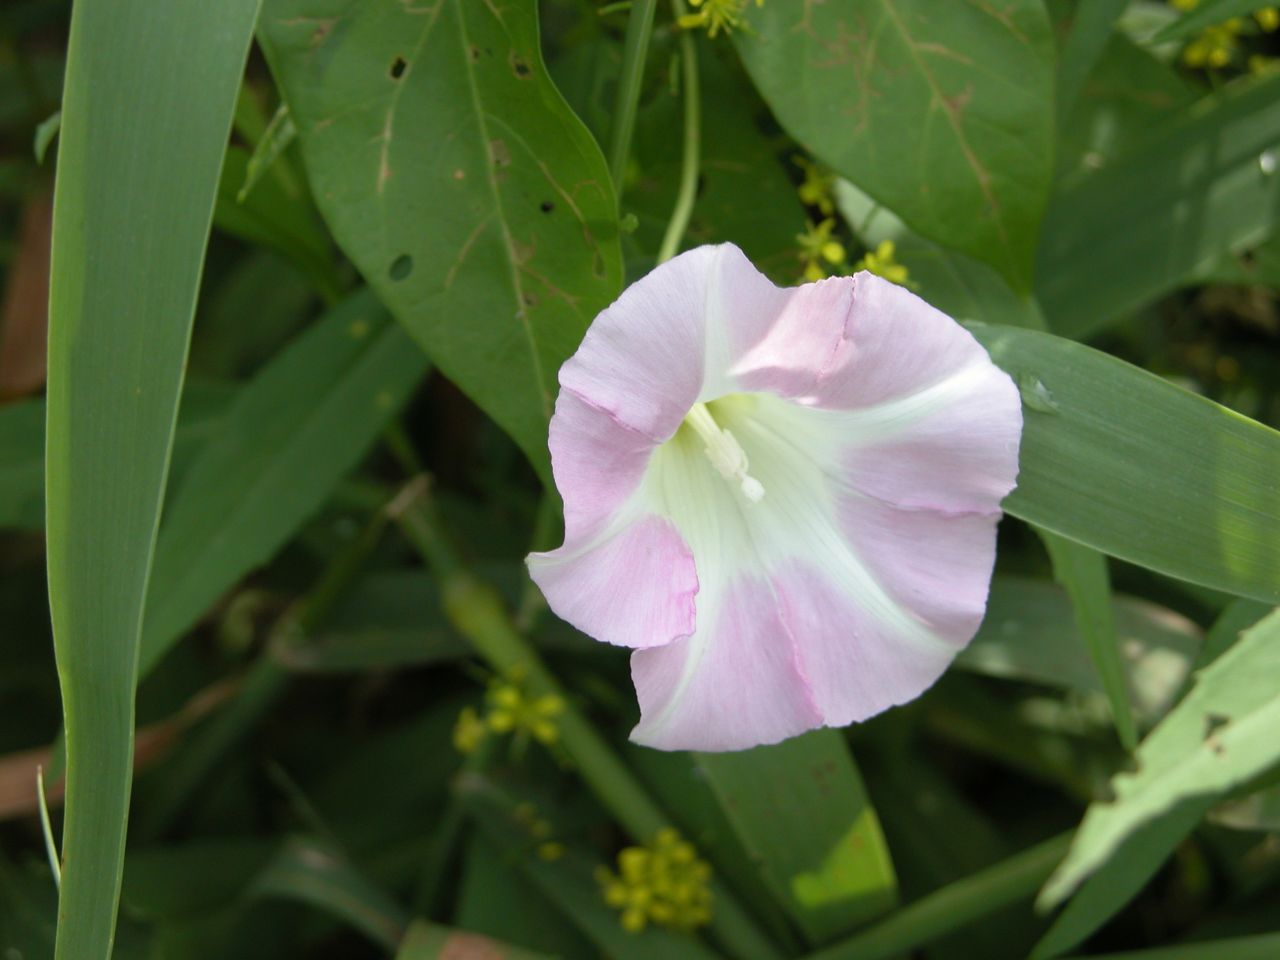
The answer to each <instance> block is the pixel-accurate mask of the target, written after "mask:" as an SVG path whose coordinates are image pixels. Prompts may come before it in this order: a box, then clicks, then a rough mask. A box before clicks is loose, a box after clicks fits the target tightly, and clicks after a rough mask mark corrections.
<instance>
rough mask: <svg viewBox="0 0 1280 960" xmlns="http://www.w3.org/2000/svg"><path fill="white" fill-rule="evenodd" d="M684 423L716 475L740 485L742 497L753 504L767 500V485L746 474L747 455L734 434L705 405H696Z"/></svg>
mask: <svg viewBox="0 0 1280 960" xmlns="http://www.w3.org/2000/svg"><path fill="white" fill-rule="evenodd" d="M684 422H685V423H687V424H688V425H689V427H690V428H691V429H692V430H693V432H694V433H696V434H697V435H698V437H699V438H700V439H701V440H702V442H703V444H705V446H704V447H703V450H704V451H705V452H706V454H707V457H708V458H709V459H710V460H711V465H712V466H713V467H715V468H716V472H717V473H719V474H720V476H722V477H724V478H725V479H726V480H728V481H730V482H731V483H737V485H738V487H739V489H741V490H742V495H743V496H744V497H746V498H747V499H748V500H750V501H751V502H752V503H759V502H760V501H761V500H762V499H764V485H763V484H761V483H760V481H759V480H757V479H756V478H755V477H753V476H751V475H750V474H748V473H747V467H748V466H749V464H748V463H747V454H746V452H745V451H744V450H743V449H742V446H741V445H740V444H739V443H738V441H737V440H735V439H734V437H733V434H732V433H730V432H729V431H728V430H725V429H723V428H722V427H721V426H720V424H718V423H716V418H715V417H713V416H712V415H711V411H710V410H709V409H708V408H707V405H706V404H705V403H695V404H694V405H693V409H691V410H690V411H689V412H688V414H686V415H685V418H684Z"/></svg>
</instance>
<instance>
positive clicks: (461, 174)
mask: <svg viewBox="0 0 1280 960" xmlns="http://www.w3.org/2000/svg"><path fill="white" fill-rule="evenodd" d="M453 179H455V180H465V179H467V171H465V170H455V171H453Z"/></svg>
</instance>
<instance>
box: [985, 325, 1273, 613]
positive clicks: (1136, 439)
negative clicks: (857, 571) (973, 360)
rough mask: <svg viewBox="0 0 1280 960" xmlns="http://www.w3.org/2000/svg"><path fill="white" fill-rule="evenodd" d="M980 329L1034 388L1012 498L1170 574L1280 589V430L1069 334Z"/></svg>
mask: <svg viewBox="0 0 1280 960" xmlns="http://www.w3.org/2000/svg"><path fill="white" fill-rule="evenodd" d="M971 330H972V332H973V334H974V336H976V337H977V338H978V340H979V341H980V342H981V343H982V344H983V345H984V346H985V347H986V348H987V350H988V351H989V352H990V353H991V357H992V359H993V360H994V361H995V362H996V363H997V364H999V365H1000V366H1001V367H1003V368H1004V369H1005V370H1006V371H1007V372H1008V373H1009V374H1010V375H1011V376H1012V377H1013V379H1014V382H1015V383H1017V384H1018V385H1019V386H1020V387H1021V388H1022V391H1023V397H1024V426H1023V433H1022V450H1021V464H1020V472H1019V475H1018V487H1017V489H1016V490H1014V492H1013V493H1012V494H1010V495H1009V497H1008V498H1007V499H1006V500H1005V504H1004V506H1005V510H1007V511H1008V512H1009V513H1012V514H1014V515H1015V516H1018V517H1021V518H1022V519H1024V520H1027V521H1029V522H1031V523H1034V524H1037V525H1039V526H1042V527H1044V528H1046V529H1048V530H1051V531H1053V532H1054V533H1058V534H1061V535H1062V536H1065V537H1068V538H1070V539H1072V540H1076V541H1078V542H1080V543H1083V544H1086V545H1087V546H1091V547H1093V548H1094V549H1096V550H1101V551H1102V552H1103V553H1107V554H1110V555H1111V556H1114V557H1119V558H1120V559H1122V560H1127V561H1129V562H1130V563H1136V564H1138V565H1139V566H1144V567H1148V568H1149V569H1152V570H1155V571H1157V572H1159V573H1164V574H1167V575H1168V576H1171V577H1178V578H1180V579H1183V580H1189V581H1191V582H1192V583H1199V584H1203V585H1205V586H1209V587H1214V588H1215V589H1219V590H1224V591H1226V592H1228V593H1234V594H1238V595H1241V596H1248V597H1254V598H1257V599H1259V600H1264V601H1267V602H1270V603H1275V602H1277V601H1280V497H1278V496H1277V494H1276V488H1275V478H1276V477H1277V476H1280V433H1277V432H1276V431H1274V430H1271V429H1270V428H1268V427H1264V426H1263V425H1262V424H1260V423H1256V422H1255V421H1252V420H1249V419H1247V418H1246V417H1242V416H1240V415H1239V414H1236V413H1232V412H1231V411H1230V410H1227V409H1226V408H1224V407H1220V406H1218V405H1217V404H1215V403H1213V402H1211V401H1209V400H1206V399H1204V398H1203V397H1199V396H1196V395H1194V394H1192V393H1188V392H1187V391H1185V390H1181V389H1179V388H1178V387H1175V386H1173V385H1172V384H1170V383H1167V382H1165V381H1163V380H1161V379H1160V378H1159V377H1156V376H1153V375H1152V374H1150V373H1147V372H1145V371H1143V370H1139V369H1138V368H1137V367H1133V366H1130V365H1129V364H1127V363H1124V362H1123V361H1121V360H1117V359H1116V358H1114V357H1111V356H1108V355H1106V354H1104V353H1101V352H1099V351H1097V350H1093V349H1090V348H1089V347H1086V346H1083V345H1081V344H1077V343H1073V342H1072V341H1070V340H1064V339H1062V338H1060V337H1054V336H1052V335H1050V334H1046V333H1040V332H1037V331H1034V330H1017V329H1014V328H1012V327H990V326H986V325H983V324H973V325H972V326H971ZM1028 397H1030V398H1031V399H1028Z"/></svg>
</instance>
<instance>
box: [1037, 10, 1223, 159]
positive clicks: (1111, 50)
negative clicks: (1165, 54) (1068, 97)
mask: <svg viewBox="0 0 1280 960" xmlns="http://www.w3.org/2000/svg"><path fill="white" fill-rule="evenodd" d="M1204 92H1205V91H1204V90H1203V89H1202V88H1201V87H1198V86H1197V85H1196V84H1195V83H1193V82H1192V81H1191V80H1189V79H1187V78H1186V77H1184V76H1183V75H1182V74H1180V73H1179V72H1178V71H1177V70H1175V69H1174V68H1173V67H1172V66H1170V65H1169V64H1166V63H1162V62H1160V60H1158V59H1156V58H1155V57H1154V56H1152V55H1151V54H1150V53H1148V52H1147V51H1146V50H1144V49H1143V48H1142V47H1140V46H1138V45H1137V44H1136V43H1134V42H1133V41H1132V40H1130V39H1129V38H1128V37H1127V36H1125V35H1124V34H1122V33H1118V32H1117V33H1113V34H1112V35H1111V39H1110V40H1109V41H1108V43H1107V45H1106V47H1105V48H1104V49H1103V50H1102V54H1101V57H1100V58H1099V59H1098V62H1097V64H1096V65H1095V67H1094V69H1093V71H1092V72H1091V73H1090V74H1089V76H1088V79H1087V80H1086V81H1085V83H1084V85H1083V87H1082V88H1081V90H1080V93H1079V95H1078V96H1077V97H1076V99H1075V101H1074V104H1073V106H1071V107H1070V108H1069V109H1068V108H1067V107H1066V106H1065V105H1064V106H1063V107H1062V108H1061V109H1063V110H1064V111H1066V112H1064V113H1062V114H1060V115H1059V117H1058V122H1059V124H1060V127H1059V131H1058V164H1057V172H1058V177H1059V179H1064V178H1068V177H1073V176H1088V175H1089V174H1090V173H1092V172H1093V171H1094V170H1098V169H1100V168H1102V167H1104V166H1106V165H1107V164H1108V163H1111V162H1112V161H1113V160H1115V158H1116V157H1118V156H1122V155H1123V154H1124V153H1125V152H1127V151H1129V150H1131V149H1133V148H1134V147H1136V146H1139V145H1141V143H1142V140H1143V138H1144V137H1146V136H1148V135H1149V134H1150V132H1151V130H1152V129H1154V128H1156V127H1158V126H1159V125H1160V124H1161V123H1164V122H1167V121H1168V120H1169V119H1170V118H1171V117H1172V116H1174V114H1175V113H1177V112H1179V111H1184V110H1185V109H1187V108H1189V107H1190V106H1191V104H1193V103H1195V102H1196V101H1197V100H1198V99H1200V97H1201V96H1202V95H1203V94H1204Z"/></svg>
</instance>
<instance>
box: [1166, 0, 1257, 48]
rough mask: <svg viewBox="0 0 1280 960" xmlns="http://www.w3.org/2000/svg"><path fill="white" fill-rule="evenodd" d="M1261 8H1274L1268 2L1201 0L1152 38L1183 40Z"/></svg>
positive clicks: (1254, 0) (1255, 0) (1253, 0)
mask: <svg viewBox="0 0 1280 960" xmlns="http://www.w3.org/2000/svg"><path fill="white" fill-rule="evenodd" d="M1263 7H1272V8H1274V7H1275V4H1274V3H1271V2H1268V0H1201V2H1200V3H1198V4H1197V5H1196V6H1195V7H1194V8H1193V9H1191V10H1189V11H1187V12H1186V13H1185V14H1183V15H1182V16H1181V17H1179V18H1178V19H1177V20H1175V21H1174V22H1173V23H1171V24H1169V25H1168V26H1167V27H1165V28H1164V29H1163V30H1161V31H1160V32H1159V33H1158V34H1156V36H1155V37H1154V38H1153V39H1154V41H1155V42H1156V43H1160V42H1162V41H1166V40H1185V39H1187V38H1188V37H1190V36H1191V35H1192V34H1193V33H1196V32H1197V31H1199V30H1203V29H1204V28H1205V27H1211V26H1213V25H1214V24H1215V23H1222V22H1224V21H1226V20H1230V19H1231V18H1232V17H1243V16H1245V15H1246V14H1250V13H1255V12H1257V11H1258V10H1261V9H1262V8H1263Z"/></svg>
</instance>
